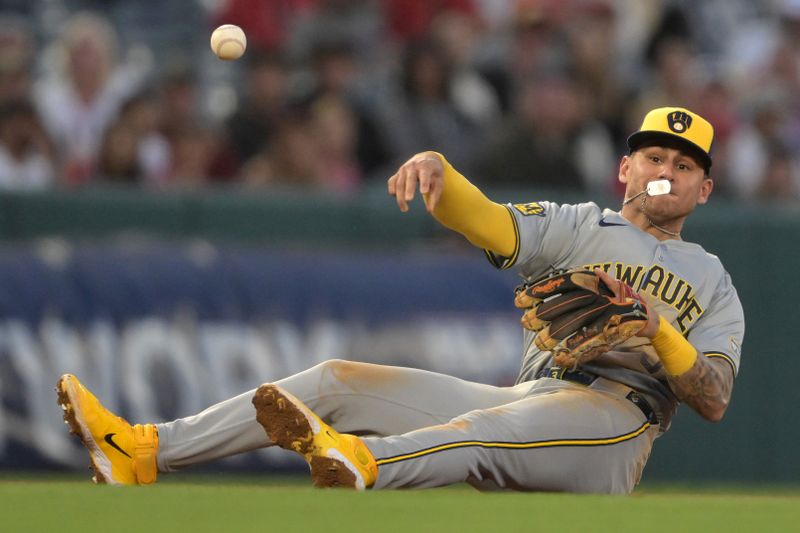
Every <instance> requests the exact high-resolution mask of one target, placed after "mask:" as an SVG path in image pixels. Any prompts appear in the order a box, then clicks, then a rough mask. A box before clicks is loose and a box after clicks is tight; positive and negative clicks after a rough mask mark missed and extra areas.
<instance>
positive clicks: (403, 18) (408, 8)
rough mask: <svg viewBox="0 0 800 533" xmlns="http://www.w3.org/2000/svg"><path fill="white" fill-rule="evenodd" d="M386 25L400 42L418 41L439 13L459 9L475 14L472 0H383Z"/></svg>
mask: <svg viewBox="0 0 800 533" xmlns="http://www.w3.org/2000/svg"><path fill="white" fill-rule="evenodd" d="M382 4H383V9H384V13H385V15H384V16H385V18H386V25H387V26H388V29H389V31H390V32H391V34H392V36H394V37H395V38H396V39H398V40H399V41H401V42H414V41H419V40H421V39H423V38H425V37H427V35H428V34H429V32H430V27H431V22H432V21H433V19H434V18H435V17H436V16H437V15H439V14H440V13H443V12H446V11H459V12H462V13H468V14H471V15H475V14H477V11H476V9H475V6H474V5H473V2H472V0H384V1H383V2H382Z"/></svg>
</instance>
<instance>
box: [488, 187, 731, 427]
mask: <svg viewBox="0 0 800 533" xmlns="http://www.w3.org/2000/svg"><path fill="white" fill-rule="evenodd" d="M508 207H509V209H510V211H511V213H512V214H513V216H514V223H515V226H516V228H517V235H518V240H517V246H516V250H515V252H514V254H513V255H512V257H510V258H507V259H500V258H497V257H494V256H493V255H492V254H488V257H489V259H490V261H491V262H492V263H493V264H494V265H495V266H497V267H499V268H510V267H512V266H516V267H517V268H518V269H519V272H520V274H521V275H522V276H523V277H524V278H526V279H528V280H532V279H535V278H538V277H539V276H541V275H543V274H545V273H547V272H548V271H549V270H552V269H553V268H557V269H558V268H568V267H580V266H583V267H587V268H602V269H603V270H605V271H606V272H608V273H609V274H611V275H613V276H614V277H615V278H617V279H620V280H622V281H624V282H626V283H627V284H628V285H630V286H631V287H633V288H634V290H636V291H637V292H639V293H640V294H641V295H642V296H643V297H644V298H645V299H646V300H647V302H648V304H649V305H650V306H652V308H653V309H655V310H656V311H657V312H658V313H659V314H660V315H661V316H663V317H664V318H666V319H667V321H669V322H670V323H671V324H672V325H673V326H674V327H675V328H676V329H677V330H678V331H680V332H681V333H682V334H683V335H684V336H685V337H686V338H687V339H688V340H689V342H691V343H692V345H693V346H694V347H695V348H697V349H698V350H699V351H700V352H701V353H704V354H705V355H706V356H708V357H721V358H723V359H724V360H725V361H727V362H728V363H729V364H730V365H731V369H732V370H733V372H734V374H735V373H737V372H738V369H739V362H740V357H741V346H742V340H743V337H744V313H743V311H742V306H741V303H740V302H739V298H738V296H737V294H736V289H734V287H733V285H732V283H731V279H730V276H729V275H728V273H727V272H726V271H725V269H724V268H723V267H722V264H721V263H720V261H719V259H718V258H717V257H716V256H714V255H711V254H709V253H707V252H706V251H705V250H704V249H703V248H702V247H701V246H699V245H697V244H694V243H689V242H685V241H682V240H674V239H669V240H666V241H659V240H657V239H656V238H654V237H653V236H651V235H649V234H648V233H645V232H643V231H641V230H640V229H639V228H637V227H635V226H633V225H631V224H630V223H629V222H628V221H627V220H625V219H624V218H623V217H622V216H620V215H619V213H616V212H614V211H611V210H609V209H606V210H603V211H601V210H600V208H599V207H597V205H595V204H594V203H584V204H578V205H558V204H555V203H551V202H533V203H527V204H514V205H509V206H508ZM534 337H535V333H533V332H531V331H526V332H525V356H524V359H523V362H522V369H521V371H520V375H519V378H518V382H522V381H528V380H531V379H533V378H534V377H535V376H536V374H537V372H539V371H540V370H541V369H542V368H545V367H547V366H550V364H551V363H552V356H551V354H550V352H542V351H541V350H539V349H538V348H536V345H535V344H534V343H533V339H534ZM584 368H585V369H586V370H589V371H591V372H593V373H595V374H598V375H601V376H604V377H606V378H608V379H611V380H614V381H618V382H620V383H624V384H626V385H629V386H631V387H632V388H634V389H635V390H637V391H639V392H641V393H642V394H644V395H646V396H647V397H648V399H651V400H652V402H653V405H654V407H656V408H657V409H656V410H657V413H658V418H659V421H660V422H661V431H662V432H663V431H666V430H667V429H668V427H669V421H670V419H671V417H672V415H673V413H674V411H675V408H676V406H677V399H676V398H675V395H674V394H673V393H672V391H671V390H670V389H669V386H668V385H667V383H666V374H665V372H664V369H663V367H662V366H661V363H660V362H659V359H658V356H657V355H656V353H655V351H654V350H653V348H652V346H651V345H650V344H649V342H647V341H646V340H645V339H642V338H636V337H635V338H632V339H630V340H629V341H628V342H626V343H624V344H623V345H621V346H619V347H618V348H617V349H616V350H614V351H611V352H608V353H606V354H605V355H603V356H601V357H600V358H598V359H596V360H595V361H593V362H592V363H590V364H588V365H585V366H584Z"/></svg>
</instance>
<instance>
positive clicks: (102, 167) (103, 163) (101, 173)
mask: <svg viewBox="0 0 800 533" xmlns="http://www.w3.org/2000/svg"><path fill="white" fill-rule="evenodd" d="M138 146H139V137H138V135H137V134H136V131H135V130H134V129H133V128H132V127H131V125H130V124H128V123H127V122H126V121H119V122H115V123H114V124H112V125H111V126H110V127H109V128H108V130H107V131H106V135H105V138H104V139H103V144H102V145H101V148H100V156H99V160H98V164H97V173H98V177H99V178H100V179H102V180H103V181H106V182H110V183H128V184H135V183H138V182H140V181H141V178H142V169H141V166H140V165H139V157H138Z"/></svg>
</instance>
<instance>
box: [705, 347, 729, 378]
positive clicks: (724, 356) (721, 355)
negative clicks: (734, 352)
mask: <svg viewBox="0 0 800 533" xmlns="http://www.w3.org/2000/svg"><path fill="white" fill-rule="evenodd" d="M703 355H705V356H706V357H719V358H720V359H724V360H725V361H726V362H727V363H728V364H729V365H731V370H733V375H734V376H736V363H734V362H733V359H732V358H731V356H729V355H728V354H725V353H722V352H703Z"/></svg>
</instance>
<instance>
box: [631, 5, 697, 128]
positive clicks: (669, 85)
mask: <svg viewBox="0 0 800 533" xmlns="http://www.w3.org/2000/svg"><path fill="white" fill-rule="evenodd" d="M645 60H646V62H647V66H648V67H650V68H649V69H648V70H647V71H646V73H647V74H648V75H647V76H644V77H643V78H644V81H643V83H642V90H641V92H640V94H639V98H638V101H637V105H635V106H633V107H632V109H630V111H631V112H632V113H631V114H630V115H629V120H630V121H633V122H636V121H639V120H641V117H642V116H644V114H645V113H646V112H647V111H648V110H650V109H653V108H655V107H663V106H668V105H672V106H681V107H686V108H689V109H697V105H696V104H697V102H696V98H697V94H698V92H699V90H700V88H701V87H702V81H703V79H702V78H703V75H704V72H703V65H702V64H701V63H700V61H699V58H698V56H697V54H696V50H695V49H694V41H693V39H692V35H691V30H690V27H689V24H688V22H687V20H686V16H685V15H684V14H683V12H682V11H680V10H678V9H673V8H670V9H667V10H666V11H665V12H664V14H663V16H662V18H661V22H660V23H659V25H658V27H657V28H656V30H655V32H654V34H653V36H652V37H651V40H650V43H649V44H648V47H647V49H646V50H645ZM631 126H632V123H631V122H629V123H628V128H626V129H627V130H628V131H634V130H632V129H631ZM636 126H637V127H638V124H636ZM634 129H635V128H634Z"/></svg>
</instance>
